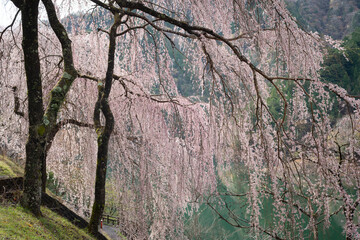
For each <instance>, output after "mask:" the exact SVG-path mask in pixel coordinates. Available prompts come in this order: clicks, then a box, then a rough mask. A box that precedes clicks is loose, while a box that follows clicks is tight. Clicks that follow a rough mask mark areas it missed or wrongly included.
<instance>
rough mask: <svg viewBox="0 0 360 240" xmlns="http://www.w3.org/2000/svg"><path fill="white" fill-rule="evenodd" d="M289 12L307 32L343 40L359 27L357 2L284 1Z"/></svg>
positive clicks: (359, 10) (359, 9)
mask: <svg viewBox="0 0 360 240" xmlns="http://www.w3.org/2000/svg"><path fill="white" fill-rule="evenodd" d="M286 2H287V5H288V8H289V10H290V11H291V12H292V14H293V15H294V16H295V17H296V19H297V20H298V21H299V23H300V24H301V25H302V26H303V27H304V28H305V29H307V30H310V31H317V32H319V33H321V34H324V35H329V36H332V37H333V38H334V39H343V38H344V37H345V36H346V35H348V34H350V33H351V32H352V31H354V30H355V28H356V26H360V1H358V0H286Z"/></svg>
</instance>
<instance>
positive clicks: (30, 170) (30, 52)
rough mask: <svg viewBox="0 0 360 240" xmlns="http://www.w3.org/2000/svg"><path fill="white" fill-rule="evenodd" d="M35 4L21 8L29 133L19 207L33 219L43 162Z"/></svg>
mask: <svg viewBox="0 0 360 240" xmlns="http://www.w3.org/2000/svg"><path fill="white" fill-rule="evenodd" d="M38 6H39V0H26V1H24V2H23V4H22V6H21V8H22V11H21V14H22V28H23V40H22V48H23V52H24V62H25V74H26V83H27V89H28V114H29V133H28V140H27V143H26V165H25V174H24V193H23V198H22V205H23V206H24V207H25V208H28V209H30V211H31V212H32V213H34V214H35V215H36V216H40V215H41V211H40V205H41V164H42V163H41V162H42V159H43V158H44V147H45V127H44V125H43V115H44V110H43V99H42V84H41V76H40V59H39V51H38V47H39V44H38V14H39V12H38Z"/></svg>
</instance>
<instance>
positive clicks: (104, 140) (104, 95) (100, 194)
mask: <svg viewBox="0 0 360 240" xmlns="http://www.w3.org/2000/svg"><path fill="white" fill-rule="evenodd" d="M119 25H120V16H119V15H118V14H114V24H113V25H112V26H111V30H110V43H109V53H108V68H107V71H106V78H105V86H104V84H103V82H99V83H98V91H99V94H98V100H97V102H96V104H95V109H94V124H95V130H96V133H97V135H98V139H97V144H98V153H97V165H96V179H95V200H94V205H93V209H92V213H91V218H90V222H89V227H88V228H89V232H90V233H92V234H96V233H97V232H98V226H99V223H100V218H101V215H102V214H103V212H104V207H105V183H106V170H107V162H108V147H109V140H110V136H111V133H112V131H113V129H114V116H113V114H112V112H111V109H110V105H109V102H108V98H109V95H110V91H111V85H112V79H113V73H114V55H115V43H116V41H115V40H116V29H117V27H118V26H119ZM100 111H101V112H102V113H103V114H104V116H105V127H102V126H101V123H100Z"/></svg>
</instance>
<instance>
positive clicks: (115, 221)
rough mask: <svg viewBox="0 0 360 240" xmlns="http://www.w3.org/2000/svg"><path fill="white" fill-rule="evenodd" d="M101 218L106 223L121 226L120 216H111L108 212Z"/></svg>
mask: <svg viewBox="0 0 360 240" xmlns="http://www.w3.org/2000/svg"><path fill="white" fill-rule="evenodd" d="M101 219H102V220H103V223H104V224H106V225H114V226H119V224H120V219H119V218H118V217H115V216H110V215H107V214H103V215H102V217H101Z"/></svg>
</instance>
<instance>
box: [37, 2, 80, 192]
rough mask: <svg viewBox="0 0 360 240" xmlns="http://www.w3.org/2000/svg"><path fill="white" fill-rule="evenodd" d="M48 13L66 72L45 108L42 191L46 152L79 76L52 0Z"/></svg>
mask: <svg viewBox="0 0 360 240" xmlns="http://www.w3.org/2000/svg"><path fill="white" fill-rule="evenodd" d="M42 2H43V4H44V6H45V9H46V13H47V15H48V18H49V22H50V26H51V28H52V29H53V31H54V33H55V35H56V37H57V38H58V40H59V41H60V43H61V48H62V55H63V58H64V73H63V75H62V76H61V78H60V79H59V80H58V82H57V84H56V85H55V87H54V88H53V89H52V90H51V92H50V101H49V104H48V106H47V108H46V110H45V114H44V117H43V119H44V123H45V125H46V146H45V148H44V152H45V154H44V158H43V161H42V191H45V189H46V153H47V150H49V148H50V146H51V143H52V141H53V139H54V137H55V135H56V132H57V131H58V130H59V129H60V128H59V127H58V124H57V123H56V120H57V116H58V113H59V110H60V107H61V106H62V104H63V103H64V100H65V98H66V95H67V93H68V91H69V89H70V86H71V85H72V83H73V82H74V80H75V79H76V78H77V76H78V73H77V71H76V69H75V68H74V61H73V53H72V48H71V40H70V39H69V37H68V34H67V32H66V30H65V28H64V26H63V25H62V24H61V23H60V21H59V19H58V17H57V16H56V10H55V6H54V4H53V2H52V1H51V0H42Z"/></svg>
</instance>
